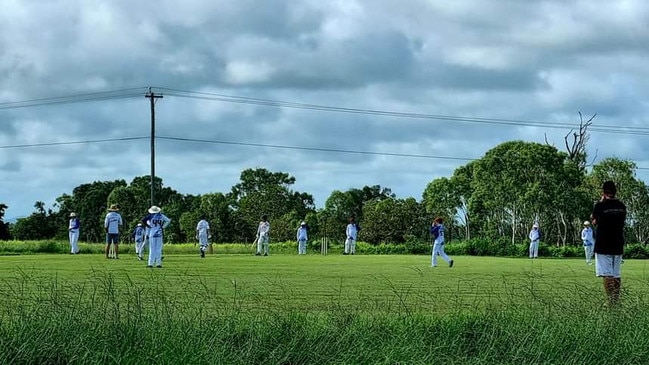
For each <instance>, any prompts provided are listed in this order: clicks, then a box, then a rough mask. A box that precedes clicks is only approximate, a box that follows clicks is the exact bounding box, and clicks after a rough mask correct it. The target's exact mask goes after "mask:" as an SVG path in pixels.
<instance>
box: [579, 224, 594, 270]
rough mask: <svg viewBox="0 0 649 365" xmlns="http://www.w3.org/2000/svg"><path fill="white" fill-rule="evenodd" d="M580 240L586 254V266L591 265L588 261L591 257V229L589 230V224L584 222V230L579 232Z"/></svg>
mask: <svg viewBox="0 0 649 365" xmlns="http://www.w3.org/2000/svg"><path fill="white" fill-rule="evenodd" d="M581 240H582V241H583V242H584V253H585V254H586V264H587V265H592V264H593V262H592V261H590V259H591V257H593V229H592V228H590V222H589V221H585V222H584V229H582V230H581Z"/></svg>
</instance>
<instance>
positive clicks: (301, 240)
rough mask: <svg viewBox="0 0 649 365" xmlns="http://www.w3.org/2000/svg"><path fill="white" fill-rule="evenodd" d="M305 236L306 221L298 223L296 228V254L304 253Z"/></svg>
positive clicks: (306, 238)
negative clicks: (298, 226)
mask: <svg viewBox="0 0 649 365" xmlns="http://www.w3.org/2000/svg"><path fill="white" fill-rule="evenodd" d="M307 240H308V237H307V226H306V222H302V223H300V228H298V229H297V254H298V255H306V241H307Z"/></svg>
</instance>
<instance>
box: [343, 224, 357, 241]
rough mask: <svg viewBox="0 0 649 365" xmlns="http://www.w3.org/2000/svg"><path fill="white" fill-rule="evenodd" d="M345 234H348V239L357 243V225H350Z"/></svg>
mask: <svg viewBox="0 0 649 365" xmlns="http://www.w3.org/2000/svg"><path fill="white" fill-rule="evenodd" d="M345 233H347V238H351V239H353V240H354V241H355V240H356V235H357V234H358V231H356V223H349V224H348V225H347V230H346V231H345Z"/></svg>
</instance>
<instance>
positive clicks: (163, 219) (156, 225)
mask: <svg viewBox="0 0 649 365" xmlns="http://www.w3.org/2000/svg"><path fill="white" fill-rule="evenodd" d="M169 223H171V219H169V218H168V217H167V216H166V215H164V214H162V213H155V214H151V215H150V216H149V219H147V224H148V225H149V227H150V228H149V238H152V237H162V230H163V229H165V228H167V226H168V225H169Z"/></svg>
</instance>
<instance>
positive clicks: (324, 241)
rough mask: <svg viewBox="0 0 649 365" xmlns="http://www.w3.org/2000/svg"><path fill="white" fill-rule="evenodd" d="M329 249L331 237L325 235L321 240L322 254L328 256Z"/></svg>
mask: <svg viewBox="0 0 649 365" xmlns="http://www.w3.org/2000/svg"><path fill="white" fill-rule="evenodd" d="M328 249H329V238H327V237H323V238H322V240H321V241H320V254H321V255H325V256H326V255H327V251H328Z"/></svg>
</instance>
